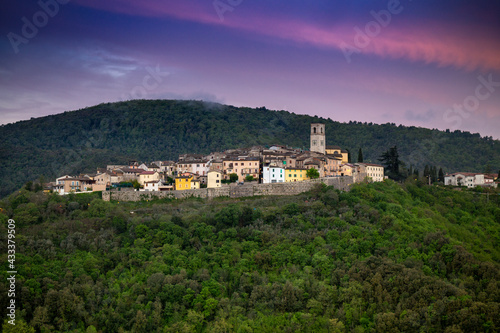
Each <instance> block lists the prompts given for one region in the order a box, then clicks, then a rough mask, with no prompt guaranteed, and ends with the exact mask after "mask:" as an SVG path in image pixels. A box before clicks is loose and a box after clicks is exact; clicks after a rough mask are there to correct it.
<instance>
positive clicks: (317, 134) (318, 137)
mask: <svg viewBox="0 0 500 333" xmlns="http://www.w3.org/2000/svg"><path fill="white" fill-rule="evenodd" d="M325 147H326V141H325V124H320V123H312V124H311V151H315V152H317V153H321V154H324V153H325Z"/></svg>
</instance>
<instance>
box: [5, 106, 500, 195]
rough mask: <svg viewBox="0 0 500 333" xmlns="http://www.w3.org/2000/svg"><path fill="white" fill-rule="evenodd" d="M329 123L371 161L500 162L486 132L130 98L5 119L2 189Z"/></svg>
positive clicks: (276, 140)
mask: <svg viewBox="0 0 500 333" xmlns="http://www.w3.org/2000/svg"><path fill="white" fill-rule="evenodd" d="M318 121H320V122H324V123H325V124H326V133H327V134H326V135H327V144H329V145H339V146H342V147H343V148H346V149H349V150H350V151H352V152H353V154H352V155H353V158H354V159H355V158H356V157H357V151H358V149H359V148H360V147H361V148H362V149H363V154H364V157H365V162H367V161H372V162H377V158H378V157H379V156H380V155H381V153H382V152H384V151H386V150H387V149H388V148H389V147H391V146H394V145H398V148H399V152H400V156H401V159H402V160H403V161H405V162H406V163H407V164H413V165H416V166H417V167H418V168H419V169H420V171H422V170H423V166H424V165H425V164H433V165H436V166H438V167H443V169H444V170H445V171H458V170H461V171H483V169H484V168H485V167H486V165H488V164H489V165H490V166H491V167H492V170H493V171H494V172H495V171H497V170H498V169H500V142H499V141H498V140H492V139H491V138H481V137H480V135H479V134H470V133H468V132H460V131H456V132H453V133H446V132H442V131H437V130H430V129H424V128H416V127H404V126H395V125H391V124H384V125H375V124H366V123H365V124H363V123H356V122H354V123H353V122H350V123H339V122H335V121H333V120H330V119H323V118H318V117H310V116H305V115H296V114H293V113H289V112H286V111H270V110H267V109H266V108H257V109H252V108H237V107H233V106H227V105H220V104H214V103H205V102H197V101H176V100H156V101H129V102H120V103H109V104H101V105H97V106H94V107H90V108H86V109H83V110H79V111H72V112H65V113H63V114H58V115H53V116H47V117H42V118H36V119H32V120H29V121H22V122H18V123H15V124H8V125H4V126H1V127H0V142H1V145H0V184H1V189H0V197H3V196H5V195H7V194H9V193H11V192H12V191H14V190H16V189H17V188H19V187H20V186H21V185H22V184H23V183H25V182H26V181H28V180H35V179H37V178H38V177H40V176H41V175H44V176H45V177H46V178H47V179H48V178H54V177H55V176H57V175H62V174H74V173H78V172H92V171H95V168H96V167H97V166H104V165H105V164H106V163H125V162H127V161H128V160H130V159H137V160H143V161H147V160H159V159H162V160H165V159H176V158H177V156H178V155H179V154H180V153H187V152H191V153H209V152H212V151H220V150H224V149H227V148H237V147H245V146H251V145H257V144H261V145H269V144H286V145H289V146H293V147H302V148H308V147H309V129H310V127H309V126H310V123H311V122H318Z"/></svg>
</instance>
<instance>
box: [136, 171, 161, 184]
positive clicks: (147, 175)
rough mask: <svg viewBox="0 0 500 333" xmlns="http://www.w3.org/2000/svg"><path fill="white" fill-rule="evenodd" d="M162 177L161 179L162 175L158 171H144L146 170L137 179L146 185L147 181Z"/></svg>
mask: <svg viewBox="0 0 500 333" xmlns="http://www.w3.org/2000/svg"><path fill="white" fill-rule="evenodd" d="M160 179H161V175H160V173H159V172H157V171H144V172H142V173H140V174H139V177H138V179H137V181H138V182H139V184H141V185H144V184H145V183H146V182H150V181H153V180H160Z"/></svg>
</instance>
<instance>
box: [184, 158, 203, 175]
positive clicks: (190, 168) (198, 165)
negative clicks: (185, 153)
mask: <svg viewBox="0 0 500 333" xmlns="http://www.w3.org/2000/svg"><path fill="white" fill-rule="evenodd" d="M209 169H210V164H209V163H208V161H201V160H196V161H189V162H187V161H182V162H179V163H177V173H184V172H191V173H193V174H195V175H198V176H206V175H207V173H208V170H209Z"/></svg>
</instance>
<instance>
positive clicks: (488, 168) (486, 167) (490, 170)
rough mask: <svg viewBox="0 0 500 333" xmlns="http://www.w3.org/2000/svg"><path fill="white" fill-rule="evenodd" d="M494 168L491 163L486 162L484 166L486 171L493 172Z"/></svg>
mask: <svg viewBox="0 0 500 333" xmlns="http://www.w3.org/2000/svg"><path fill="white" fill-rule="evenodd" d="M492 172H493V170H492V169H491V165H490V164H489V163H488V164H486V166H485V167H484V173H492Z"/></svg>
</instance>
